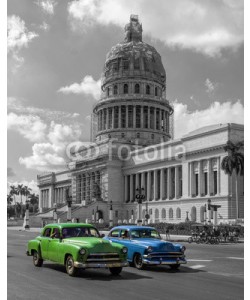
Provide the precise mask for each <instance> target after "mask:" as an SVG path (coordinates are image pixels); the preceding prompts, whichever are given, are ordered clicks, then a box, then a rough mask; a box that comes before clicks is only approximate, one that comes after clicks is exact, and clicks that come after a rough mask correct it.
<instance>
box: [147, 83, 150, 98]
mask: <svg viewBox="0 0 250 300" xmlns="http://www.w3.org/2000/svg"><path fill="white" fill-rule="evenodd" d="M146 94H147V95H150V86H149V84H147V85H146Z"/></svg>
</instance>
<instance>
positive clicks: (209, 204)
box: [207, 199, 211, 225]
mask: <svg viewBox="0 0 250 300" xmlns="http://www.w3.org/2000/svg"><path fill="white" fill-rule="evenodd" d="M207 210H208V225H210V224H211V199H208V200H207Z"/></svg>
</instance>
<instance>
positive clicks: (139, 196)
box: [135, 187, 145, 226]
mask: <svg viewBox="0 0 250 300" xmlns="http://www.w3.org/2000/svg"><path fill="white" fill-rule="evenodd" d="M136 191H137V194H136V196H135V198H136V199H137V202H138V218H137V225H138V226H141V225H142V207H141V206H142V200H143V199H145V195H144V188H143V187H140V188H137V189H136Z"/></svg>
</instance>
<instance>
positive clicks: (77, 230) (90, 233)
mask: <svg viewBox="0 0 250 300" xmlns="http://www.w3.org/2000/svg"><path fill="white" fill-rule="evenodd" d="M62 236H63V238H72V237H98V238H99V237H100V234H99V232H98V230H97V229H96V228H94V227H80V226H79V227H65V228H63V229H62Z"/></svg>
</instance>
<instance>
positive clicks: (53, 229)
mask: <svg viewBox="0 0 250 300" xmlns="http://www.w3.org/2000/svg"><path fill="white" fill-rule="evenodd" d="M26 253H27V255H29V256H33V263H34V265H35V266H36V267H41V266H42V264H43V261H44V260H49V261H53V262H57V263H59V264H62V265H65V267H66V271H67V273H68V274H69V275H70V276H74V275H76V274H77V271H78V269H80V268H81V269H87V268H109V270H110V272H111V273H112V274H113V275H118V274H120V272H121V271H122V268H123V267H126V266H128V262H127V248H126V247H124V246H123V245H120V244H116V243H112V242H110V241H107V240H103V239H102V236H100V234H99V232H98V230H97V229H96V228H95V227H94V226H93V225H91V224H83V223H64V224H63V223H59V224H48V225H46V226H45V227H44V228H43V230H42V232H41V235H40V236H38V237H36V238H35V239H34V240H30V241H29V242H28V246H27V252H26Z"/></svg>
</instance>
